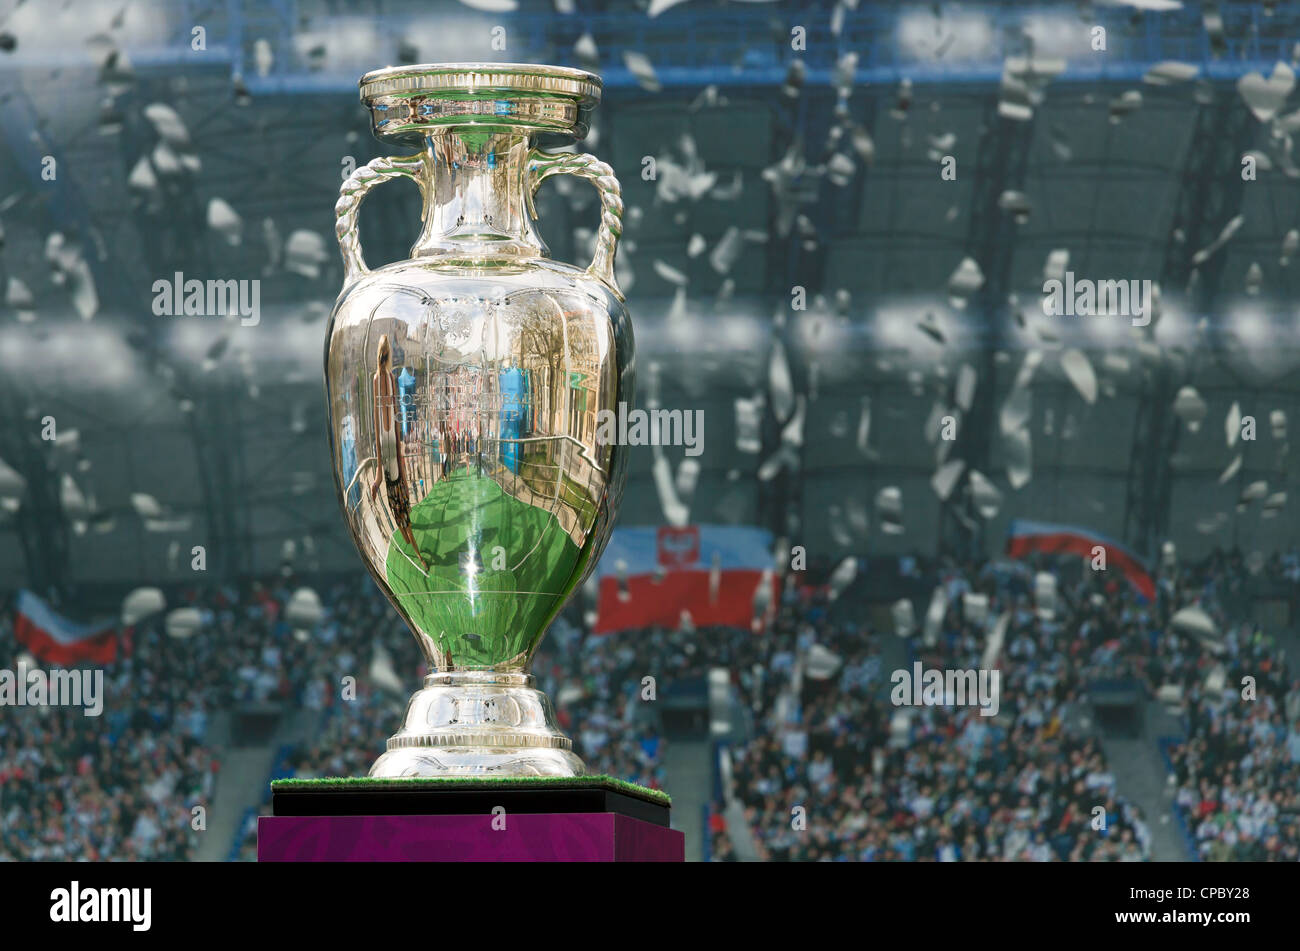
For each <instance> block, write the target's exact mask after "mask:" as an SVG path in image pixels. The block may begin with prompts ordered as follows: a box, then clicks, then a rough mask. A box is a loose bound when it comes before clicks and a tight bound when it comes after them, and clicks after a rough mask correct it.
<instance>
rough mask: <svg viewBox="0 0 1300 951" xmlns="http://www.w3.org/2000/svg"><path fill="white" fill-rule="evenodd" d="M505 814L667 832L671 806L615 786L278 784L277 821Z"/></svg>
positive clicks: (275, 787)
mask: <svg viewBox="0 0 1300 951" xmlns="http://www.w3.org/2000/svg"><path fill="white" fill-rule="evenodd" d="M498 806H500V807H501V808H503V809H505V811H506V812H507V813H546V812H551V813H557V812H611V813H616V814H618V815H623V816H628V817H629V818H632V819H640V820H642V821H644V822H650V823H653V824H655V825H657V826H664V827H665V828H666V827H668V824H669V822H668V816H669V807H668V805H667V804H665V803H661V802H655V801H652V800H650V799H644V798H641V797H639V796H634V795H630V794H629V793H628V792H626V791H624V790H623V789H620V788H619V787H617V786H615V785H614V784H612V783H609V784H606V783H592V782H591V781H586V782H583V781H581V780H579V781H577V782H575V783H573V784H571V785H570V784H566V783H559V782H555V781H549V782H547V783H546V784H545V785H540V784H539V785H536V786H533V785H528V784H526V783H512V784H510V785H507V786H503V785H493V784H492V783H490V782H489V783H484V784H482V785H479V784H476V783H473V782H466V781H463V780H458V781H454V782H445V783H440V782H439V781H438V780H429V781H426V782H419V781H411V782H409V783H408V782H406V781H403V782H401V783H387V784H383V785H349V784H340V785H331V784H329V783H320V784H308V783H304V784H293V785H288V786H284V785H280V784H276V785H273V786H272V787H271V809H272V814H273V815H276V816H449V815H490V814H491V812H492V810H493V809H495V808H496V807H498Z"/></svg>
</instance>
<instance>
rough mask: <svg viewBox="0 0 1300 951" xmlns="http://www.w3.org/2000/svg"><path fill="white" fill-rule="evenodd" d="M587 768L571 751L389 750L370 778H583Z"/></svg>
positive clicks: (481, 749)
mask: <svg viewBox="0 0 1300 951" xmlns="http://www.w3.org/2000/svg"><path fill="white" fill-rule="evenodd" d="M586 774H587V767H586V766H585V765H584V764H583V762H582V760H581V759H579V758H578V757H577V755H576V754H574V752H573V751H572V750H561V749H519V750H510V749H492V748H483V747H461V748H459V749H458V748H455V747H418V746H408V747H404V748H401V749H395V750H389V751H388V752H387V753H385V754H384V755H383V756H381V757H379V759H377V760H376V761H375V765H374V766H371V767H370V776H371V777H372V778H382V779H392V778H400V777H421V778H424V779H440V778H441V779H448V778H453V777H458V776H480V777H503V776H539V777H540V776H561V777H574V776H585V775H586Z"/></svg>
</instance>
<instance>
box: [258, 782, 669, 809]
mask: <svg viewBox="0 0 1300 951" xmlns="http://www.w3.org/2000/svg"><path fill="white" fill-rule="evenodd" d="M530 786H532V787H541V788H545V787H548V786H549V787H557V788H560V789H609V790H612V791H615V792H621V793H623V794H624V795H628V796H636V797H637V798H638V799H645V800H648V801H650V802H653V803H655V804H657V805H661V806H671V805H672V804H673V799H672V797H671V796H669V795H668V794H667V793H666V792H664V791H663V790H662V789H648V788H647V787H645V786H638V785H637V784H636V783H629V782H628V781H627V780H624V779H615V778H614V777H613V776H498V777H495V778H492V779H481V778H479V777H478V776H448V777H445V778H432V777H426V776H399V777H391V778H378V779H377V778H372V777H370V776H320V777H316V778H293V779H277V780H274V781H273V782H272V783H271V792H273V793H277V792H286V793H293V792H306V791H314V790H318V789H321V788H322V787H339V788H341V789H346V790H349V791H356V792H362V791H366V792H370V791H374V792H382V791H385V790H388V789H401V788H407V789H419V788H422V787H423V788H427V789H428V790H431V791H432V790H435V789H438V788H448V787H451V788H459V789H464V790H467V791H468V790H474V789H484V790H487V789H523V788H527V787H530Z"/></svg>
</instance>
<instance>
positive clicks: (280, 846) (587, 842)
mask: <svg viewBox="0 0 1300 951" xmlns="http://www.w3.org/2000/svg"><path fill="white" fill-rule="evenodd" d="M494 818H495V819H496V820H497V825H498V826H499V825H500V824H501V821H502V820H504V822H505V826H506V827H505V828H504V829H500V828H497V829H494V828H493V827H492V823H493V820H494ZM685 858H686V837H685V836H684V835H683V834H682V833H681V832H676V831H674V830H672V829H667V828H664V827H663V826H658V825H655V824H653V823H650V822H643V821H641V820H640V819H633V818H631V817H629V816H622V815H618V814H616V813H608V812H605V813H587V812H570V813H521V814H508V815H504V816H500V817H494V816H491V815H468V816H263V817H261V818H260V819H258V820H257V860H258V861H259V862H682V861H685Z"/></svg>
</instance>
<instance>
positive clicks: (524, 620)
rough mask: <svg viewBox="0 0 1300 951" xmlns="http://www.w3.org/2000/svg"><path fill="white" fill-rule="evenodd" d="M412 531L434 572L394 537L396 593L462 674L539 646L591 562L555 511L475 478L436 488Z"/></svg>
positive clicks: (417, 512) (415, 509)
mask: <svg viewBox="0 0 1300 951" xmlns="http://www.w3.org/2000/svg"><path fill="white" fill-rule="evenodd" d="M411 530H412V534H413V535H414V536H415V541H416V544H417V545H418V546H419V548H420V554H421V555H423V557H424V560H425V562H426V563H427V564H428V566H429V574H428V576H427V577H426V576H425V574H424V572H423V571H422V569H421V568H420V564H419V561H418V559H416V558H415V553H414V552H413V551H412V550H411V546H410V545H409V544H408V543H407V542H406V540H405V539H404V538H403V537H402V536H401V534H400V533H395V534H394V535H393V537H392V539H391V541H390V542H389V549H388V558H387V559H386V565H385V567H386V570H387V575H388V584H389V587H390V589H391V590H392V592H393V594H394V596H395V597H396V598H397V599H398V601H399V603H400V604H401V605H402V607H403V608H404V609H405V611H406V612H407V614H408V615H409V616H410V618H411V620H412V621H413V622H414V623H415V624H416V625H418V626H419V627H420V628H422V629H423V630H424V631H426V632H428V633H429V635H430V636H431V637H433V638H434V639H435V640H437V641H438V642H439V643H440V644H441V645H442V647H443V650H444V651H446V652H447V653H448V654H450V656H451V659H452V662H453V663H454V664H455V666H456V667H458V668H467V667H469V668H472V667H498V668H499V667H501V666H502V665H504V664H506V663H507V662H509V661H511V660H513V659H516V658H520V657H521V655H523V654H524V653H525V652H526V651H528V650H529V649H530V648H531V647H533V646H535V645H534V642H535V640H536V639H537V638H538V637H539V636H540V633H541V631H542V629H543V628H544V627H545V626H546V624H547V623H548V622H549V621H550V620H551V616H552V615H553V614H554V612H555V611H556V610H557V609H558V608H559V607H560V599H561V597H562V596H563V590H564V588H565V586H566V582H567V580H568V579H569V578H570V577H571V576H572V575H573V574H574V573H575V572H576V571H578V570H579V565H580V564H581V562H582V559H583V553H582V550H581V549H580V548H579V547H578V546H577V545H576V544H574V542H573V540H572V539H571V538H570V537H569V534H568V533H567V532H566V531H565V530H564V529H563V527H562V526H561V525H560V521H559V520H558V519H557V518H556V516H555V515H554V514H552V513H551V512H550V511H547V510H546V509H543V508H539V507H537V506H536V505H530V504H529V503H527V502H524V501H521V500H519V499H516V498H514V497H512V496H511V495H509V494H507V493H506V492H504V491H503V490H502V488H501V486H500V485H499V484H498V483H497V482H496V481H495V480H494V479H492V478H488V477H483V476H478V475H475V474H472V473H469V472H458V473H455V474H452V475H450V476H448V477H447V478H444V479H442V480H440V481H438V482H437V483H435V484H434V486H433V488H432V490H431V491H430V492H429V494H428V495H427V496H426V497H425V498H424V499H422V500H421V501H420V502H419V503H417V504H416V505H414V506H412V508H411ZM470 553H474V555H475V556H476V557H475V559H474V562H473V569H474V570H472V571H469V570H467V566H466V565H465V564H464V562H463V560H464V559H466V558H467V556H469V554H470Z"/></svg>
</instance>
